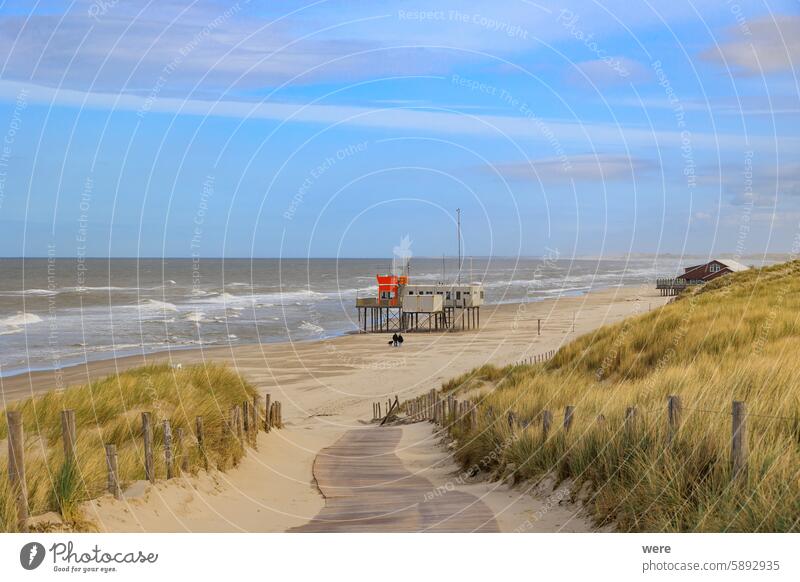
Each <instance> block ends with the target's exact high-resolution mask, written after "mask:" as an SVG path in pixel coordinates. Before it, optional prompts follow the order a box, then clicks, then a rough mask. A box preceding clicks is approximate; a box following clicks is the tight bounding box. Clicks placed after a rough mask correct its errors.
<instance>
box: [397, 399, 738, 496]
mask: <svg viewBox="0 0 800 582" xmlns="http://www.w3.org/2000/svg"><path fill="white" fill-rule="evenodd" d="M401 408H402V409H403V410H405V412H406V416H407V417H408V418H409V419H410V420H412V421H429V422H432V423H434V424H435V425H436V426H438V427H439V428H440V429H441V431H442V432H444V433H447V434H452V431H453V429H454V428H456V427H460V428H461V430H462V431H465V432H469V431H471V430H474V429H476V428H477V427H478V404H477V403H476V402H475V401H472V400H458V399H456V398H455V396H453V395H452V394H451V395H443V394H441V393H440V392H437V391H436V390H431V391H430V392H428V393H427V394H423V395H421V396H418V397H416V398H413V399H411V400H406V401H405V402H404V403H403V404H402V405H401ZM664 413H665V421H666V426H667V439H666V443H665V446H666V447H670V446H671V445H672V443H673V441H674V439H675V435H676V434H677V431H678V429H679V427H680V425H681V421H682V418H683V405H682V403H681V399H680V397H678V396H674V395H673V396H669V397H668V398H667V404H666V407H665V408H664ZM576 414H577V411H576V407H575V406H571V405H567V406H565V407H564V413H563V421H562V423H561V431H562V432H563V433H564V434H566V433H569V432H570V430H571V429H572V426H573V424H574V420H575V417H576ZM730 415H731V441H730V442H731V446H730V463H731V476H732V479H733V480H734V481H737V480H744V479H746V476H747V471H748V458H747V457H748V436H747V412H746V404H745V403H744V402H741V401H738V400H734V401H733V402H732V405H731V414H730ZM484 420H485V421H486V422H487V423H490V424H491V423H494V422H500V421H503V420H504V421H505V422H507V423H508V426H509V428H510V429H511V430H519V429H522V430H527V429H532V428H534V423H533V422H531V421H528V422H526V423H524V424H522V423H520V422H519V420H518V419H517V417H516V415H515V414H514V412H513V411H508V412H507V413H506V415H505V418H503V417H502V416H499V415H496V414H495V412H494V410H493V409H492V408H491V407H486V408H485V409H484ZM595 422H597V423H598V424H600V425H605V424H606V418H605V416H604V415H602V414H600V415H598V416H597V417H596V418H595ZM638 422H639V411H638V409H637V407H636V406H629V407H627V408H626V410H625V415H624V419H623V426H622V427H621V430H622V431H624V433H625V434H632V433H633V432H634V431H635V430H636V427H637V423H638ZM536 424H538V425H539V430H540V434H541V439H542V442H545V441H547V439H548V438H549V437H550V436H551V435H552V434H554V433H553V413H552V411H550V410H543V411H541V413H540V414H539V415H538V416H537V422H536Z"/></svg>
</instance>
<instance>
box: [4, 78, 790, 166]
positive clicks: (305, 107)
mask: <svg viewBox="0 0 800 582" xmlns="http://www.w3.org/2000/svg"><path fill="white" fill-rule="evenodd" d="M22 90H25V91H26V99H27V101H28V102H29V103H38V104H44V105H47V106H67V107H76V108H88V109H104V110H119V111H133V112H139V111H144V112H146V113H147V112H153V113H166V114H174V115H195V116H213V117H234V118H238V119H269V120H275V121H280V122H286V123H314V124H326V125H332V124H339V123H341V124H344V125H349V126H358V127H372V128H382V129H396V130H405V131H411V132H420V133H425V134H430V133H441V134H464V135H480V136H489V137H494V138H500V139H507V138H513V139H515V140H520V141H526V142H540V143H542V144H544V145H546V146H547V147H552V137H553V136H555V138H556V139H557V140H558V141H559V142H560V143H561V144H564V145H570V146H572V147H575V146H577V147H579V148H581V149H583V150H584V151H585V150H586V149H589V150H593V149H595V148H597V147H608V146H613V147H619V146H620V145H623V146H626V147H633V146H645V147H660V148H675V147H680V145H681V140H682V138H681V134H680V132H678V131H666V130H664V131H662V130H657V131H650V130H649V129H641V128H638V127H626V126H624V125H615V124H611V123H600V122H582V123H578V122H570V121H565V120H557V119H554V120H550V119H544V120H538V121H537V120H533V119H531V118H528V117H525V116H517V117H513V116H502V115H473V114H468V113H462V114H459V113H452V112H450V111H432V110H431V108H430V107H426V108H424V109H412V108H380V107H378V108H370V107H358V106H350V105H321V104H300V103H276V102H274V101H261V102H257V101H234V100H218V101H212V100H200V99H179V98H175V97H161V96H157V97H156V98H155V99H151V97H140V96H137V95H127V94H111V93H95V92H84V91H76V90H72V89H62V90H58V89H53V88H50V87H42V86H39V85H32V84H30V83H20V82H14V81H0V99H2V100H6V101H11V102H13V101H14V100H16V99H17V96H18V95H19V93H20V91H22ZM545 130H546V131H545ZM548 134H552V135H548ZM747 137H748V141H747V142H745V137H744V136H742V135H737V134H704V133H700V132H697V133H693V134H692V143H693V144H694V145H695V146H697V147H708V148H713V149H714V150H717V149H719V150H723V149H730V150H735V151H741V149H742V148H744V147H751V148H769V149H770V150H771V151H774V150H775V149H776V148H777V149H779V150H780V151H781V152H784V153H786V154H789V153H791V152H797V151H800V138H797V137H772V136H756V135H750V136H747Z"/></svg>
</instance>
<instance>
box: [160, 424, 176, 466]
mask: <svg viewBox="0 0 800 582" xmlns="http://www.w3.org/2000/svg"><path fill="white" fill-rule="evenodd" d="M162 426H163V427H164V464H165V465H166V467H167V479H172V477H173V471H172V428H171V427H170V425H169V421H168V420H165V421H163V422H162Z"/></svg>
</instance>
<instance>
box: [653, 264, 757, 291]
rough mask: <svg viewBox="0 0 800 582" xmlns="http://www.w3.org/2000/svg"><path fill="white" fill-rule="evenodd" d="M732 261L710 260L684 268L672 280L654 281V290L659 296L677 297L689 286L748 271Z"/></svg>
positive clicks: (744, 266)
mask: <svg viewBox="0 0 800 582" xmlns="http://www.w3.org/2000/svg"><path fill="white" fill-rule="evenodd" d="M749 268H750V267H748V266H747V265H743V264H742V263H740V262H738V261H734V260H733V259H712V260H711V261H709V262H707V263H703V264H702V265H693V266H691V267H684V269H683V273H682V274H680V275H678V276H677V277H675V278H672V279H656V289H658V290H660V291H661V295H677V294H678V293H680V292H681V291H683V290H684V289H686V288H687V287H689V286H690V285H702V284H703V283H706V282H708V281H711V280H712V279H716V278H717V277H721V276H722V275H727V274H728V273H736V272H739V271H746V270H747V269H749Z"/></svg>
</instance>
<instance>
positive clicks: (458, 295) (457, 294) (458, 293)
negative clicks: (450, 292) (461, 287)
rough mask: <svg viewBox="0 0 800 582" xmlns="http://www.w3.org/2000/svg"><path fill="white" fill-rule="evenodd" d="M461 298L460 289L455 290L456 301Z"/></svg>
mask: <svg viewBox="0 0 800 582" xmlns="http://www.w3.org/2000/svg"><path fill="white" fill-rule="evenodd" d="M459 299H461V291H456V301H458V300H459Z"/></svg>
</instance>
